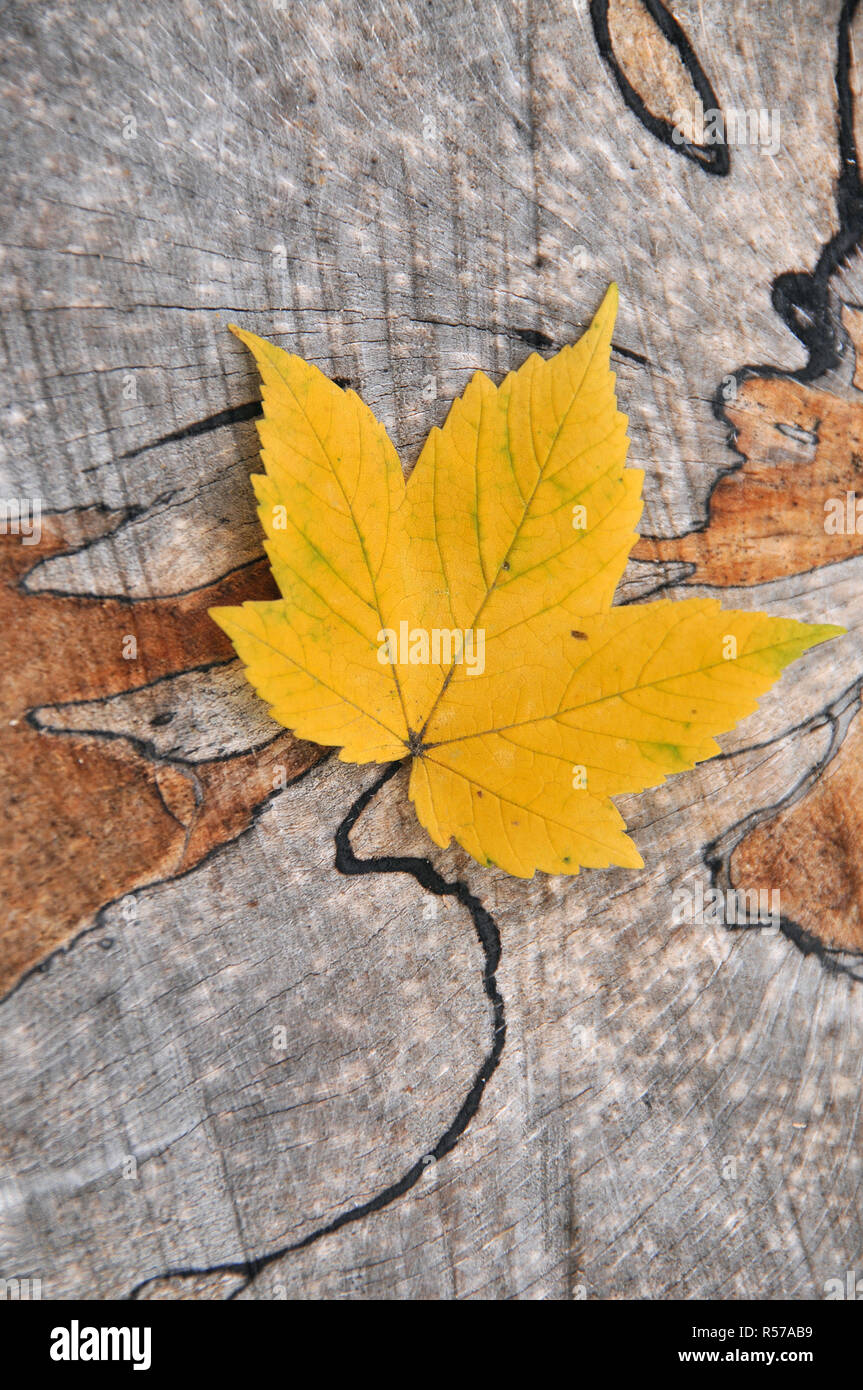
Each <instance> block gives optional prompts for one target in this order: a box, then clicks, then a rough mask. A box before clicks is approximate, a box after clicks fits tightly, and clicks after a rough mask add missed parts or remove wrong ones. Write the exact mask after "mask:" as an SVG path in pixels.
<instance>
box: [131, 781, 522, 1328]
mask: <svg viewBox="0 0 863 1390" xmlns="http://www.w3.org/2000/svg"><path fill="white" fill-rule="evenodd" d="M401 766H402V763H401V762H394V763H389V764H388V765H387V767H385V768H384V771H383V772H382V773H381V775H380V776H379V777H378V778H377V779H376V780H375V781H374V782H373V783H372V784H371V786H370V787H367V788H366V790H365V791H364V792H362V793H361V794H360V796H358V797H357V799H356V801H355V802H354V804H353V805H352V807H351V809H350V810H349V811H348V814H347V815H346V816H345V818H344V820H343V821H342V823H341V825H340V826H339V828H338V830H337V831H336V835H335V846H336V855H335V866H336V868H337V869H338V871H339V873H341V874H345V875H346V876H347V877H349V878H353V877H356V876H362V875H365V874H410V876H411V877H412V878H414V879H416V881H417V883H418V884H419V885H420V887H421V888H424V889H425V890H426V892H427V893H433V894H434V895H435V896H436V897H439V898H455V900H456V901H457V902H459V903H461V905H462V907H465V908H467V910H468V912H469V913H470V916H471V920H472V921H473V925H474V930H475V932H476V935H477V940H478V941H479V944H480V947H481V950H482V955H483V971H482V985H483V990H484V992H485V995H486V998H487V999H488V1001H489V1004H490V1005H491V1014H492V1040H491V1046H490V1048H489V1050H488V1052H487V1053H486V1055H485V1057H484V1058H483V1061H482V1063H481V1065H480V1067H479V1070H478V1071H477V1073H476V1075H475V1076H474V1079H473V1082H472V1083H471V1086H470V1089H469V1090H468V1092H467V1094H466V1096H465V1097H464V1100H463V1101H462V1103H461V1105H460V1107H459V1109H458V1112H457V1114H456V1115H455V1117H454V1118H453V1120H452V1121H451V1122H450V1124H449V1125H448V1126H447V1128H446V1129H445V1130H444V1132H443V1134H442V1135H441V1136H440V1138H439V1139H438V1140H437V1141H436V1143H435V1144H434V1145H433V1146H432V1147H431V1148H430V1149H428V1150H426V1152H425V1153H423V1154H422V1155H421V1156H420V1157H419V1158H418V1159H416V1161H415V1162H414V1163H412V1164H411V1166H410V1167H409V1168H407V1169H406V1170H405V1172H403V1173H402V1174H401V1176H400V1177H398V1178H396V1179H395V1181H394V1182H392V1183H390V1184H389V1186H388V1187H385V1188H383V1189H382V1191H380V1192H378V1193H377V1194H376V1195H375V1196H374V1197H372V1198H370V1199H369V1201H367V1202H362V1203H360V1204H359V1205H358V1206H355V1207H349V1208H348V1209H347V1210H346V1211H343V1212H340V1214H339V1215H338V1216H336V1217H335V1218H334V1219H333V1220H332V1221H328V1222H327V1223H326V1225H324V1226H318V1227H317V1228H316V1229H315V1230H313V1231H310V1232H309V1233H308V1235H306V1236H303V1238H302V1240H297V1241H293V1242H291V1243H289V1244H285V1245H280V1246H277V1247H276V1248H275V1249H273V1250H268V1251H267V1252H266V1253H265V1254H263V1255H257V1256H255V1257H253V1258H250V1259H247V1260H228V1261H225V1262H224V1263H221V1264H214V1265H207V1266H205V1267H197V1268H191V1267H190V1268H175V1269H168V1270H165V1271H164V1272H163V1273H161V1274H152V1275H150V1276H148V1278H146V1279H142V1280H141V1281H140V1283H138V1284H136V1285H135V1286H134V1288H132V1289H131V1290H130V1292H129V1294H128V1295H127V1298H129V1299H137V1298H139V1296H140V1295H141V1293H142V1292H143V1290H144V1289H146V1288H147V1287H148V1286H149V1285H150V1284H155V1283H159V1282H161V1281H163V1280H168V1279H193V1278H204V1277H206V1276H208V1275H213V1274H236V1275H237V1276H238V1277H239V1279H240V1281H241V1282H240V1283H239V1284H238V1285H237V1287H236V1288H235V1289H233V1290H232V1291H231V1293H230V1294H229V1295H228V1301H230V1300H232V1299H234V1298H236V1297H237V1296H238V1294H240V1293H243V1292H244V1291H245V1290H246V1289H247V1288H249V1286H250V1285H251V1284H252V1283H253V1282H254V1280H255V1279H256V1278H257V1277H258V1275H259V1274H260V1273H261V1272H262V1271H263V1270H265V1269H266V1268H267V1267H268V1266H269V1265H271V1264H273V1263H274V1262H275V1261H276V1260H280V1259H283V1258H284V1256H286V1255H290V1254H294V1253H295V1252H297V1251H299V1250H305V1249H307V1248H308V1247H309V1246H310V1245H314V1244H315V1243H316V1242H317V1241H319V1240H321V1239H323V1237H324V1236H328V1235H332V1234H334V1233H335V1232H336V1231H340V1230H341V1229H342V1227H343V1226H349V1225H352V1224H353V1223H354V1222H357V1221H362V1220H363V1219H364V1218H365V1217H367V1216H372V1215H373V1214H374V1213H375V1212H379V1211H383V1209H384V1208H385V1207H388V1206H390V1205H391V1203H393V1202H395V1201H398V1199H399V1197H403V1196H404V1194H405V1193H406V1192H409V1191H410V1190H411V1188H412V1187H415V1186H416V1184H417V1183H418V1182H419V1180H420V1178H421V1177H422V1176H423V1174H424V1173H425V1172H426V1171H427V1169H428V1168H429V1166H430V1165H431V1164H432V1163H437V1162H439V1161H440V1159H442V1158H445V1157H446V1155H447V1154H448V1153H450V1152H451V1151H452V1150H453V1149H454V1148H455V1146H456V1144H457V1143H458V1141H459V1139H460V1138H461V1136H462V1135H463V1134H464V1132H465V1130H466V1129H467V1128H468V1125H469V1124H470V1122H471V1120H472V1119H473V1117H474V1116H475V1115H476V1113H477V1111H478V1110H479V1106H480V1102H481V1100H482V1097H483V1093H484V1091H485V1088H486V1086H487V1085H488V1083H489V1081H490V1080H491V1077H492V1076H493V1075H494V1073H495V1071H496V1070H497V1068H498V1065H499V1064H500V1059H501V1056H502V1054H503V1048H504V1043H505V1041H506V1016H505V1010H504V1001H503V996H502V994H501V992H500V989H499V988H498V984H497V969H498V966H499V964H500V955H501V943H500V932H499V930H498V926H497V923H496V922H495V920H494V918H493V917H492V915H491V913H490V912H489V911H488V910H487V909H486V908H485V907H483V905H482V903H481V902H480V901H479V898H477V897H475V896H474V894H473V893H471V892H470V890H469V888H468V887H467V884H465V883H462V882H461V881H460V880H458V879H455V880H448V879H445V878H444V877H443V876H442V875H441V874H439V873H438V871H437V869H435V868H434V867H433V865H432V864H431V863H430V862H429V861H428V860H427V859H421V858H419V857H417V856H407V855H389V854H385V855H375V856H374V857H373V858H371V859H358V858H357V856H356V854H355V853H354V850H353V846H352V845H351V841H350V836H351V831H352V830H353V829H354V827H355V825H356V823H357V821H358V820H359V818H360V816H361V815H362V813H363V811H365V809H366V807H367V806H368V805H369V803H370V802H371V801H372V800H373V799H374V798H375V796H377V794H378V792H379V791H380V790H381V788H382V787H384V786H386V784H387V783H388V782H389V781H390V780H391V779H392V778H393V777H394V776H395V775H396V773H397V772H398V771H399V769H400V767H401Z"/></svg>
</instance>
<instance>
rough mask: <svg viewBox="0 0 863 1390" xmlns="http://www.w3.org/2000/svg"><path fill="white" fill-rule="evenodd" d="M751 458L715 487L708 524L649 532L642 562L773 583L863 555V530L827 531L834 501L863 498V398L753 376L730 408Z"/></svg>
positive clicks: (698, 580) (723, 581)
mask: <svg viewBox="0 0 863 1390" xmlns="http://www.w3.org/2000/svg"><path fill="white" fill-rule="evenodd" d="M725 413H726V415H727V417H728V419H729V420H730V421H731V423H732V425H733V426H734V429H735V432H736V439H735V448H736V449H737V450H738V451H739V452H740V453H741V454H742V455H743V459H744V461H743V465H742V467H741V468H740V469H738V470H736V471H735V472H733V473H727V474H725V475H724V476H723V477H722V478H720V479H719V482H718V483H717V484H716V487H715V488H714V489H713V492H712V494H711V497H710V505H709V522H708V525H707V528H706V529H705V530H702V531H690V532H688V533H687V534H686V535H683V536H676V537H672V538H671V539H669V540H657V539H654V538H652V537H643V538H642V539H641V540H640V541H639V542H638V544H637V545H636V547H635V549H634V551H633V557H634V558H635V559H637V560H648V561H673V560H678V561H685V562H687V563H689V564H691V565H693V566H694V570H693V573H692V574H691V575H690V576H689V582H691V583H693V584H715V585H718V586H728V585H739V584H764V583H767V582H768V581H769V580H773V579H780V578H784V577H786V576H787V575H792V574H805V573H807V572H808V571H810V570H813V569H818V568H820V567H821V566H822V565H829V564H832V563H833V562H834V561H836V560H847V559H849V558H850V557H851V556H854V555H860V554H863V535H858V534H857V533H856V531H852V532H850V534H849V533H845V534H838V535H831V534H828V532H827V531H826V530H825V526H824V522H825V502H827V500H828V499H830V498H841V499H843V500H844V498H845V495H846V493H847V492H856V493H857V495H858V496H863V398H861V400H860V401H857V400H851V401H846V400H843V399H841V398H840V397H838V396H834V395H831V394H830V393H829V392H828V391H825V390H822V389H818V388H817V387H813V386H808V385H805V384H804V383H801V382H798V381H793V380H791V379H788V378H783V377H776V378H766V377H750V378H749V379H748V380H746V381H744V382H743V384H742V385H741V387H740V389H739V392H738V396H737V399H736V400H735V401H734V403H733V404H729V405H728V406H726V411H725Z"/></svg>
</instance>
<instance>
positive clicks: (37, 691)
mask: <svg viewBox="0 0 863 1390" xmlns="http://www.w3.org/2000/svg"><path fill="white" fill-rule="evenodd" d="M74 521H75V524H76V526H78V527H83V529H84V531H85V532H86V530H87V529H88V527H89V529H91V530H93V531H95V532H96V533H98V531H99V530H100V529H101V528H102V526H103V524H104V522H103V519H102V518H101V517H100V515H99V514H98V513H92V514H90V515H85V516H83V517H82V516H80V515H79V516H78V517H77V518H74ZM69 525H70V518H69V517H68V516H66V517H55V518H51V517H47V518H45V520H44V522H43V531H42V539H41V543H40V544H39V546H38V547H29V546H24V545H23V544H22V543H21V539H20V538H19V537H18V536H15V535H7V536H2V537H0V629H2V631H3V634H4V644H5V650H6V652H7V653H9V656H7V665H6V669H5V671H4V673H3V681H2V694H0V720H2V723H0V786H2V792H0V798H2V803H0V815H2V819H3V833H4V842H5V848H6V851H7V852H6V853H4V856H3V859H2V861H0V894H2V898H3V906H4V912H3V917H2V926H0V992H5V991H6V990H8V989H9V988H10V987H11V986H12V985H13V984H14V983H15V981H16V980H17V979H19V978H20V976H21V975H22V973H24V972H26V971H27V970H28V969H30V968H31V967H33V966H34V965H36V964H38V963H39V962H40V961H42V960H43V959H44V958H45V957H46V956H47V955H48V954H49V953H50V952H51V951H53V950H55V949H57V948H58V947H60V946H62V945H63V944H64V943H65V942H67V941H68V940H69V939H70V938H71V937H73V936H74V935H75V933H76V932H77V931H78V930H80V929H81V928H82V927H84V926H86V925H87V924H88V923H89V922H91V921H92V920H93V917H94V915H95V913H96V912H98V910H99V909H100V908H101V907H103V906H104V905H105V904H107V903H109V902H112V901H114V900H115V899H117V898H121V897H123V896H124V895H125V894H127V893H129V892H130V891H131V890H133V889H135V888H138V887H140V886H142V885H143V884H146V883H153V882H154V881H156V880H159V879H164V878H170V877H173V876H175V875H177V874H181V873H184V872H185V871H187V870H188V869H190V868H192V867H193V866H194V865H195V864H197V863H199V862H200V861H201V859H202V858H203V857H204V855H206V854H207V853H209V851H210V850H212V849H213V848H214V847H215V846H217V845H220V844H224V843H225V842H226V841H228V840H231V839H233V838H234V837H235V836H236V835H238V834H240V833H241V831H243V830H244V829H246V827H247V826H248V825H249V824H250V823H251V820H252V818H253V816H254V814H255V811H256V809H257V808H258V807H259V806H261V805H262V804H263V803H264V802H265V801H266V800H267V798H268V797H269V796H270V795H271V794H272V791H273V788H274V772H275V769H276V768H280V769H284V776H285V778H287V779H290V778H291V777H294V776H296V775H297V774H298V773H300V772H302V771H303V770H304V769H305V768H307V767H310V766H311V765H312V764H313V763H314V762H315V761H316V760H317V759H318V758H319V756H320V750H318V749H317V748H315V747H314V746H313V745H311V744H306V743H302V742H300V741H299V740H297V739H295V738H293V736H292V735H291V734H289V733H287V732H286V733H283V734H277V735H276V737H275V738H274V739H273V741H272V742H271V743H269V744H268V745H267V746H266V747H264V748H263V749H258V750H256V751H255V752H251V753H245V754H239V755H237V756H234V757H227V758H215V759H210V760H206V761H203V762H199V763H195V764H180V763H171V762H163V761H160V760H158V759H156V758H154V757H149V756H147V755H146V754H145V753H143V752H141V751H139V749H138V748H137V747H136V746H135V745H134V744H133V743H132V742H130V741H129V740H126V739H110V740H108V739H105V738H99V737H93V736H90V737H88V736H86V735H84V736H79V735H75V734H62V733H60V734H58V733H54V732H50V731H46V730H43V729H38V728H35V727H33V725H32V724H31V723H30V722H29V720H28V713H29V711H31V710H32V709H34V708H36V707H38V706H41V705H46V704H54V703H61V702H65V701H70V700H89V699H95V698H103V697H105V696H108V695H113V694H117V693H119V692H121V691H127V690H131V689H136V688H139V687H140V686H143V685H146V684H147V683H149V682H151V681H154V680H157V679H159V678H161V677H164V676H167V675H171V674H176V673H178V672H181V671H188V670H191V669H194V668H195V667H200V666H203V665H205V664H207V663H210V662H218V661H227V660H229V659H230V658H231V657H232V655H233V653H232V649H231V647H230V643H229V642H228V640H227V638H226V637H225V636H224V635H223V633H222V632H221V631H220V630H219V629H218V628H217V627H216V625H215V623H213V622H212V620H211V619H210V618H209V617H208V616H207V609H208V608H209V607H210V606H211V605H213V604H223V603H239V602H243V601H244V600H246V599H251V598H268V597H271V596H272V595H273V593H274V590H273V585H272V580H271V578H270V575H269V571H268V569H267V567H266V565H265V564H264V563H263V562H258V563H253V564H251V565H246V566H244V567H243V568H242V569H239V570H237V571H235V572H234V573H232V574H229V575H226V576H225V577H224V578H223V579H220V580H219V581H218V582H217V583H214V584H210V585H207V586H206V587H204V588H200V589H196V590H194V591H193V592H191V593H188V594H183V595H181V596H179V597H176V598H156V599H150V600H142V601H139V602H129V603H127V602H123V601H120V600H117V599H104V598H88V597H81V596H78V595H60V596H58V595H55V594H52V593H44V592H39V591H38V590H36V591H34V592H32V593H28V592H27V590H26V588H25V587H24V580H25V577H26V575H27V573H28V571H30V570H32V569H33V567H34V565H36V564H38V563H39V562H41V561H43V560H45V559H47V558H48V557H49V556H51V555H58V554H61V553H63V552H64V551H66V550H68V549H69V548H70V547H69V545H68V542H67V541H66V540H65V539H64V528H68V527H69ZM129 636H133V637H134V638H135V640H136V643H137V658H136V659H134V660H127V659H126V658H125V657H124V655H123V649H124V647H123V644H124V638H127V637H129Z"/></svg>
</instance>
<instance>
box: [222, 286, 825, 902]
mask: <svg viewBox="0 0 863 1390" xmlns="http://www.w3.org/2000/svg"><path fill="white" fill-rule="evenodd" d="M616 307H617V290H616V287H615V286H614V285H612V286H611V287H610V289H609V291H608V293H607V294H606V296H605V299H604V300H603V303H602V305H601V307H600V309H599V311H598V313H597V315H596V318H595V319H594V321H593V323H592V324H591V326H590V328H589V329H588V331H587V332H586V333H585V334H584V336H583V337H582V338H581V339H580V340H579V342H578V343H576V344H574V345H573V346H571V347H565V348H564V349H563V350H562V351H561V352H559V353H558V354H557V355H556V356H555V357H553V358H551V359H550V360H549V361H544V360H543V359H542V358H540V357H539V356H538V355H537V354H535V353H534V354H533V355H532V356H531V357H529V358H528V360H527V361H526V362H525V363H524V365H523V366H522V367H521V368H519V370H518V371H517V372H511V373H510V375H509V376H507V377H506V379H505V380H504V381H503V382H502V384H501V385H500V386H495V385H494V384H493V383H492V382H491V381H490V380H489V379H488V377H486V376H485V375H484V374H483V373H482V372H477V373H476V375H475V376H474V377H473V378H472V379H471V381H470V383H469V384H468V387H467V389H466V390H465V393H464V395H463V396H461V397H460V398H459V399H458V400H456V401H455V402H454V404H453V406H452V409H451V410H450V412H449V415H448V417H447V419H446V422H445V424H444V426H443V428H442V429H433V430H432V431H431V433H430V435H429V437H428V439H427V441H426V443H425V446H424V448H423V450H422V453H421V455H420V458H419V460H418V462H417V465H416V467H415V469H414V471H413V473H412V474H411V477H410V479H409V481H408V482H407V484H405V481H404V477H403V474H402V470H401V466H400V464H399V460H398V457H397V455H396V452H395V449H394V448H393V446H392V444H391V442H390V440H389V438H388V436H387V434H386V431H385V430H384V428H383V426H382V425H381V424H379V423H378V421H377V420H375V418H374V416H373V415H372V413H371V411H370V410H369V409H368V407H367V406H365V405H364V404H363V402H362V401H361V400H360V398H359V397H358V396H357V395H356V394H355V393H354V392H353V391H343V390H342V389H341V388H340V387H338V386H336V384H335V383H334V382H332V381H330V380H328V379H327V377H325V376H324V375H323V373H322V372H320V371H319V370H318V368H317V367H314V366H311V365H310V364H309V363H307V362H304V361H303V360H302V359H301V358H299V357H295V356H293V355H291V354H289V353H286V352H284V351H282V349H281V348H277V347H274V346H273V345H272V344H271V343H268V342H266V341H265V340H264V339H262V338H258V337H256V336H255V335H254V334H252V333H246V332H243V331H242V330H240V329H236V328H235V329H234V330H233V331H234V332H235V333H236V334H237V336H238V337H239V338H240V339H241V340H242V341H243V342H244V343H245V344H246V345H247V347H248V348H249V349H250V350H251V352H252V353H253V354H254V356H255V360H256V361H257V364H258V368H259V370H260V374H261V381H262V394H263V405H264V413H263V419H262V420H261V422H260V423H259V426H258V428H259V433H260V439H261V457H262V460H263V463H264V467H265V469H266V473H265V474H261V475H258V476H255V477H253V479H252V482H253V484H254V488H255V493H256V496H257V499H258V514H259V516H260V518H261V524H262V526H263V528H264V532H265V535H266V550H267V554H268V556H269V560H270V564H271V566H272V570H273V575H274V577H275V580H276V583H277V584H278V587H279V592H280V593H281V598H280V599H275V600H272V601H270V602H264V603H244V604H243V605H242V607H238V608H216V609H213V610H212V616H213V618H214V619H215V621H216V622H217V623H219V625H220V626H221V627H222V628H223V629H224V630H225V632H226V633H227V634H228V636H229V637H230V639H231V641H232V642H233V644H234V646H235V648H236V650H237V653H238V655H239V656H240V658H241V659H242V661H243V662H244V663H245V666H246V674H247V676H248V678H249V680H250V681H251V683H252V685H253V686H254V688H255V689H256V690H257V692H258V694H259V695H260V696H261V697H262V698H263V699H264V700H266V701H267V702H268V704H269V706H270V711H271V713H272V715H273V717H274V718H275V719H276V720H278V721H279V723H280V724H284V725H285V726H286V727H287V728H289V729H292V730H293V731H294V732H295V733H296V734H298V735H299V736H300V737H302V738H306V739H311V740H313V741H315V742H317V743H321V744H326V745H331V746H333V747H337V748H339V749H340V750H341V751H340V755H339V756H340V757H341V758H343V759H344V760H345V761H347V762H357V763H366V762H390V761H392V760H394V759H401V758H405V757H409V758H410V759H411V763H412V767H411V780H410V796H411V799H412V801H413V803H414V806H415V808H416V812H417V815H418V817H419V819H420V821H421V822H422V824H423V825H424V826H425V828H426V830H427V831H428V833H429V834H430V835H431V837H432V839H433V840H434V841H435V842H436V843H437V844H438V845H441V846H445V845H447V844H449V842H450V840H451V839H452V838H453V837H454V838H455V839H456V840H457V841H458V842H459V844H461V845H462V846H463V847H464V848H465V849H466V850H467V851H468V852H469V853H470V854H472V855H473V856H474V858H476V859H477V860H479V861H480V862H481V863H483V864H487V865H497V866H498V867H500V868H502V869H505V870H506V871H507V872H508V873H511V874H516V875H519V876H522V877H530V875H531V874H533V873H534V871H535V870H536V869H541V870H544V871H545V872H546V873H568V874H574V873H577V872H578V870H579V867H580V866H581V867H597V868H599V867H606V866H608V865H610V864H618V865H623V866H627V867H631V868H638V867H641V865H642V860H641V857H640V855H639V853H638V851H637V849H636V847H635V845H634V844H633V842H632V840H631V839H630V838H629V837H628V835H627V834H626V829H625V826H624V823H623V820H622V818H621V816H620V814H619V812H618V811H617V809H616V807H615V806H614V804H613V802H612V801H611V799H610V798H611V797H613V796H616V795H619V794H621V793H625V792H635V791H642V790H644V789H645V788H646V787H651V786H656V785H657V784H659V783H661V782H663V781H664V780H665V778H666V777H667V776H669V775H670V774H672V773H677V772H682V771H684V770H685V769H687V768H691V767H693V766H694V765H695V763H697V762H701V761H703V760H704V759H705V758H710V757H713V755H714V754H715V753H717V752H718V751H719V748H718V745H717V744H716V742H715V736H716V735H717V734H720V733H722V732H724V731H726V730H728V729H731V728H732V727H733V726H734V725H735V724H736V723H737V722H738V721H739V720H740V719H743V718H744V717H745V716H746V715H748V714H751V713H752V711H753V710H754V709H755V708H756V705H757V700H758V697H759V696H760V695H762V694H763V693H764V692H765V691H766V690H767V689H768V688H769V687H770V686H771V685H772V684H773V682H774V681H775V680H776V679H777V678H778V676H779V675H780V674H781V672H782V670H783V668H784V667H785V666H786V665H787V664H788V663H789V662H790V661H793V660H794V659H795V658H796V657H798V656H800V655H801V654H802V653H803V652H805V651H806V650H807V648H809V647H811V646H814V645H815V644H816V643H818V642H823V641H825V640H827V639H828V638H830V637H833V636H836V635H838V634H839V633H841V632H842V631H843V629H842V628H839V627H834V626H830V625H826V624H820V625H812V624H806V623H799V622H795V621H793V620H791V619H788V618H773V617H770V616H769V615H767V614H765V613H750V612H736V611H734V610H728V609H723V608H721V607H720V605H719V603H718V602H716V601H715V600H713V599H705V598H694V599H685V600H681V601H678V602H669V601H668V600H664V601H661V602H656V603H644V604H637V605H631V606H623V607H617V608H614V607H612V601H613V596H614V590H615V587H616V585H617V583H618V581H619V579H620V577H621V575H622V573H623V569H624V566H625V565H626V561H627V557H628V555H629V551H630V549H631V547H632V545H633V543H634V541H635V540H636V530H635V528H636V525H637V523H638V520H639V517H640V514H641V484H642V481H643V474H642V473H641V472H640V471H638V470H636V469H628V468H626V467H625V461H626V450H627V437H626V425H627V421H626V416H624V415H622V414H620V412H619V411H618V410H617V405H616V400H615V395H614V374H613V373H612V371H611V370H610V366H609V358H610V352H611V333H612V327H613V324H614V318H615V313H616Z"/></svg>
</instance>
